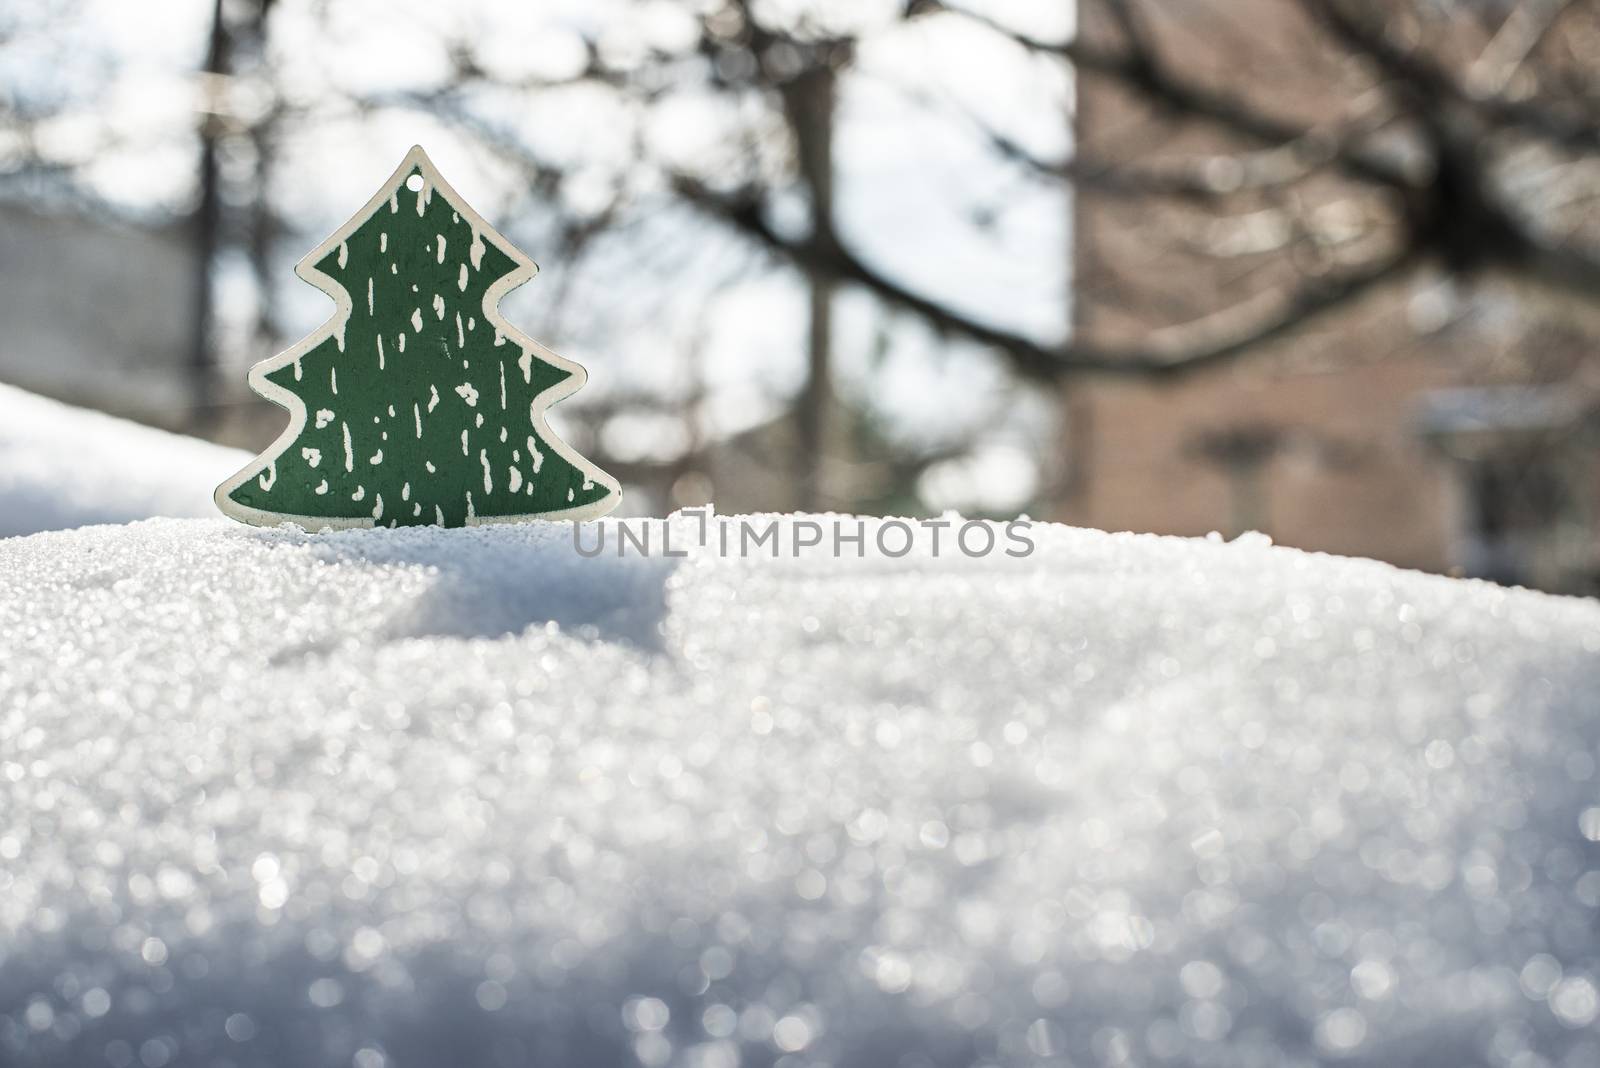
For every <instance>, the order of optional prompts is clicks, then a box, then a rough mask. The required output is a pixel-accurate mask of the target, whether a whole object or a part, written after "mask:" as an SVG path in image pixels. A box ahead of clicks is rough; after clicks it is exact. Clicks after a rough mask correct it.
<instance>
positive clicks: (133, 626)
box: [0, 520, 1600, 1068]
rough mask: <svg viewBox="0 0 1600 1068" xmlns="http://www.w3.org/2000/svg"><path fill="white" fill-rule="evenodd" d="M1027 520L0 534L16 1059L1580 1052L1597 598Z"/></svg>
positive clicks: (1052, 1058)
mask: <svg viewBox="0 0 1600 1068" xmlns="http://www.w3.org/2000/svg"><path fill="white" fill-rule="evenodd" d="M677 522H678V523H679V524H680V525H685V523H684V521H683V520H678V521H677ZM869 522H871V521H869ZM1032 536H1033V539H1034V540H1035V542H1036V543H1037V546H1038V549H1037V551H1036V552H1035V553H1034V554H1033V555H1031V556H1029V557H1028V558H1026V559H1011V558H1007V557H1005V556H1003V555H995V556H991V557H986V558H983V559H968V558H966V557H963V556H961V555H959V554H946V555H944V556H942V557H941V558H940V559H937V560H934V559H931V558H930V557H929V555H928V553H927V551H926V547H925V546H924V548H923V549H919V550H918V552H916V553H913V554H912V555H910V556H907V557H905V558H903V559H896V560H889V559H882V558H870V559H865V560H857V559H845V560H842V561H840V560H829V559H820V558H817V559H814V558H802V559H799V560H795V559H789V558H784V559H777V560H774V559H770V558H762V559H749V560H740V559H732V558H726V557H722V556H719V555H717V554H716V553H713V552H710V551H696V552H692V553H691V554H690V555H689V556H688V557H687V558H684V559H668V558H662V557H656V558H651V559H640V558H637V557H629V558H627V559H617V558H616V557H615V556H614V555H613V554H612V553H611V552H610V551H608V553H607V554H605V555H602V556H599V557H596V558H594V559H583V558H580V557H579V556H578V555H577V554H576V553H575V552H574V550H573V548H572V545H571V541H570V535H569V532H568V528H567V527H566V526H564V525H556V524H531V525H527V526H517V527H496V528H480V529H469V530H455V531H437V530H410V531H362V532H351V533H345V534H333V535H325V536H312V535H305V534H301V533H297V532H293V531H261V530H251V529H246V528H242V527H238V526H234V525H231V524H229V523H227V522H226V521H223V520H210V521H195V520H189V521H179V520H158V521H151V522H145V523H139V524H135V525H132V526H128V527H122V528H112V527H100V528H89V529H83V530H78V531H72V532H62V533H48V534H40V535H36V536H33V537H28V538H17V539H11V540H7V541H4V542H0V649H3V650H4V659H3V661H0V1061H4V1062H6V1063H10V1064H29V1065H34V1064H48V1065H68V1064H71V1065H88V1064H111V1065H118V1066H121V1065H146V1066H152V1068H160V1066H162V1065H179V1064H223V1063H227V1064H234V1065H285V1066H289V1065H293V1066H303V1065H354V1066H357V1068H376V1066H379V1065H402V1066H403V1065H442V1064H452V1065H500V1064H505V1065H523V1064H549V1065H630V1064H642V1065H647V1066H664V1065H669V1064H670V1065H690V1066H704V1068H734V1066H741V1065H742V1066H751V1065H770V1064H783V1065H786V1066H800V1065H835V1066H879V1065H898V1066H906V1068H911V1066H926V1068H932V1066H942V1065H951V1066H954V1065H963V1066H965V1065H977V1064H995V1065H998V1064H1006V1065H1031V1064H1045V1063H1049V1064H1074V1065H1088V1064H1105V1065H1121V1064H1137V1065H1215V1066H1227V1068H1239V1066H1246V1068H1248V1066H1262V1068H1279V1066H1286V1065H1322V1064H1336V1063H1337V1064H1360V1065H1372V1066H1378V1065H1385V1066H1389V1065H1451V1066H1455V1065H1469V1064H1484V1065H1489V1064H1493V1065H1526V1066H1530V1068H1531V1066H1535V1065H1565V1066H1569V1068H1578V1066H1580V1065H1593V1064H1596V1063H1600V1043H1597V1041H1596V1039H1595V1032H1594V1027H1593V1025H1594V1023H1595V1021H1596V1019H1597V1015H1600V994H1597V985H1596V974H1597V970H1600V936H1597V935H1596V925H1595V918H1596V909H1597V907H1600V784H1597V779H1596V774H1597V770H1596V757H1597V755H1600V748H1597V746H1600V717H1597V714H1596V713H1597V709H1596V694H1597V693H1600V606H1597V605H1596V604H1594V603H1591V602H1582V601H1575V600H1563V599H1559V598H1552V597H1547V596H1542V595H1538V594H1533V593H1528V592H1522V591H1511V590H1505V589H1500V588H1497V587H1493V586H1489V585H1485V584H1480V583H1468V582H1460V581H1454V580H1449V579H1443V578H1436V577H1428V576H1423V575H1419V574H1414V573H1405V572H1400V571H1397V570H1394V569H1392V568H1389V567H1386V566H1383V565H1379V564H1375V563H1371V562H1365V561H1351V560H1342V559H1331V558H1318V557H1313V556H1310V555H1306V554H1303V553H1299V552H1294V551H1289V550H1284V549H1277V548H1272V547H1270V546H1268V545H1266V544H1265V541H1264V539H1261V540H1257V541H1251V540H1246V541H1242V542H1236V543H1233V544H1221V543H1216V542H1204V541H1186V540H1178V539H1158V538H1151V537H1132V536H1111V535H1105V534H1099V533H1094V532H1088V531H1081V530H1073V529H1067V528H1061V527H1053V526H1042V525H1041V526H1036V527H1034V528H1033V531H1032ZM692 540H694V539H693V537H692V536H691V535H689V534H687V532H684V535H683V536H682V537H679V538H676V539H675V541H677V542H678V543H679V544H683V543H686V542H688V541H692ZM657 542H658V543H659V537H658V538H657ZM869 544H870V542H869Z"/></svg>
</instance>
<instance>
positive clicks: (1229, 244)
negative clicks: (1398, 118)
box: [1057, 0, 1600, 592]
mask: <svg viewBox="0 0 1600 1068" xmlns="http://www.w3.org/2000/svg"><path fill="white" fill-rule="evenodd" d="M1142 6H1143V10H1144V11H1145V13H1146V21H1145V22H1144V24H1143V26H1142V27H1141V31H1142V32H1143V33H1145V34H1147V35H1148V37H1149V39H1150V40H1151V41H1153V42H1154V43H1155V45H1156V47H1157V49H1158V51H1159V54H1160V55H1161V56H1163V57H1164V60H1165V61H1166V62H1169V63H1171V64H1174V65H1176V66H1181V67H1182V69H1183V72H1184V74H1185V75H1188V76H1193V77H1196V78H1200V79H1203V80H1204V82H1205V83H1206V84H1207V85H1209V86H1212V87H1214V88H1216V89H1218V90H1220V91H1223V92H1226V93H1228V94H1231V95H1233V96H1234V97H1236V98H1239V99H1243V100H1248V101H1251V102H1254V103H1255V104H1257V105H1258V106H1260V107H1261V108H1262V109H1263V110H1265V111H1267V112H1269V113H1271V114H1273V115H1276V116H1282V117H1286V118H1290V119H1293V120H1295V121H1297V122H1298V123H1301V124H1305V125H1310V126H1320V127H1327V126H1332V125H1335V124H1337V123H1339V122H1340V121H1341V120H1342V119H1344V118H1346V116H1344V115H1342V114H1340V110H1339V109H1342V108H1345V107H1347V106H1348V105H1349V103H1350V102H1351V101H1354V100H1359V99H1360V98H1361V96H1362V93H1363V90H1364V89H1366V88H1368V87H1367V86H1363V85H1362V84H1360V79H1361V78H1362V77H1370V75H1363V74H1362V73H1361V72H1360V71H1359V70H1352V65H1351V64H1348V63H1343V62H1340V57H1339V56H1338V54H1337V53H1335V52H1333V51H1331V50H1330V48H1329V46H1328V44H1327V41H1326V38H1325V37H1323V36H1322V35H1320V34H1319V33H1318V32H1317V30H1316V29H1315V28H1314V27H1312V26H1311V25H1310V24H1308V23H1307V22H1306V21H1305V20H1304V16H1303V15H1302V14H1301V12H1302V8H1301V6H1300V5H1299V4H1297V3H1296V2H1295V0H1147V2H1146V3H1145V4H1144V5H1142ZM1106 11H1107V8H1106V6H1105V5H1102V4H1092V5H1084V8H1083V9H1082V18H1083V20H1084V21H1083V24H1082V25H1081V26H1080V34H1081V35H1082V36H1083V37H1085V38H1086V39H1089V40H1100V41H1106V42H1111V43H1115V42H1117V41H1119V40H1120V39H1121V38H1120V37H1119V34H1120V32H1121V30H1120V28H1119V27H1117V26H1115V25H1114V24H1112V23H1111V22H1110V18H1109V16H1108V15H1107V14H1106ZM1077 141H1078V146H1079V157H1080V159H1084V160H1089V161H1122V162H1137V164H1138V165H1140V166H1141V167H1147V168H1148V167H1159V166H1160V165H1161V164H1163V163H1164V162H1166V163H1170V162H1173V161H1176V160H1180V159H1182V160H1185V161H1186V165H1187V164H1188V163H1192V161H1194V160H1195V159H1197V158H1198V159H1201V160H1203V161H1207V162H1205V163H1204V164H1203V173H1206V174H1209V175H1210V176H1211V177H1213V178H1214V179H1215V183H1216V186H1217V188H1219V189H1226V188H1229V187H1230V184H1232V183H1237V182H1238V181H1239V180H1240V178H1241V172H1239V170H1238V161H1239V160H1241V159H1245V160H1247V161H1248V162H1249V164H1250V165H1251V166H1252V167H1260V168H1264V169H1267V170H1268V171H1269V173H1270V168H1272V167H1280V168H1285V169H1288V170H1290V171H1291V172H1292V169H1293V168H1296V167H1300V166H1302V160H1301V159H1300V158H1297V157H1295V156H1294V155H1293V154H1292V153H1279V154H1278V157H1279V158H1274V157H1273V156H1272V155H1271V154H1270V153H1262V152H1261V151H1260V146H1259V145H1255V144H1246V143H1241V142H1234V141H1232V140H1230V139H1229V136H1228V135H1226V134H1224V133H1221V132H1219V131H1218V129H1217V128H1216V127H1214V126H1206V125H1202V124H1196V123H1193V122H1189V121H1186V120H1183V119H1179V118H1175V117H1174V116H1172V115H1170V114H1162V113H1159V112H1156V111H1152V109H1151V108H1150V107H1149V106H1148V105H1146V104H1144V103H1143V102H1142V101H1140V100H1139V99H1138V98H1136V97H1134V96H1133V95H1131V94H1130V93H1129V92H1128V91H1127V90H1126V89H1125V88H1123V87H1122V86H1121V85H1120V84H1119V83H1118V82H1116V81H1114V80H1112V79H1110V78H1107V77H1106V76H1103V75H1096V74H1094V73H1092V72H1088V71H1080V74H1079V79H1078V100H1077ZM1302 147H1303V146H1302ZM1252 153H1253V154H1252ZM1269 185H1271V183H1269ZM1370 195H1371V194H1370V193H1368V192H1366V191H1364V190H1361V189H1359V188H1355V187H1347V186H1345V185H1342V184H1341V182H1340V180H1339V179H1338V178H1337V177H1335V176H1333V175H1331V174H1315V175H1313V176H1312V177H1309V178H1295V179H1293V180H1292V181H1289V182H1284V183H1277V184H1276V185H1273V186H1272V188H1269V189H1268V190H1267V191H1265V192H1263V193H1262V194H1261V195H1260V196H1256V195H1255V194H1247V195H1245V196H1242V197H1239V196H1235V197H1233V198H1231V199H1229V200H1228V201H1227V202H1226V207H1225V208H1221V209H1218V210H1210V211H1207V210H1200V211H1197V210H1196V208H1195V205H1194V204H1193V203H1189V202H1184V201H1182V199H1181V198H1179V199H1176V200H1170V201H1169V200H1160V199H1152V198H1149V197H1140V196H1128V195H1125V194H1123V193H1119V192H1118V191H1115V190H1106V189H1103V188H1098V189H1097V188H1096V187H1095V186H1094V185H1093V184H1092V183H1091V184H1086V185H1083V186H1080V190H1079V193H1078V199H1077V201H1076V208H1075V211H1076V225H1075V228H1074V241H1075V249H1074V254H1075V272H1074V273H1075V288H1074V300H1075V312H1074V314H1075V320H1076V323H1075V329H1076V331H1077V332H1078V333H1080V334H1081V335H1084V336H1090V337H1093V338H1095V339H1097V340H1099V341H1102V342H1113V343H1114V342H1118V341H1132V340H1134V339H1138V338H1141V337H1148V336H1149V334H1150V332H1151V331H1152V330H1160V329H1161V328H1164V327H1175V326H1178V325H1180V324H1184V323H1187V322H1191V321H1193V320H1195V319H1197V318H1203V317H1204V316H1205V315H1206V314H1207V313H1208V312H1212V311H1215V310H1216V309H1219V308H1226V307H1228V306H1231V305H1237V304H1238V303H1239V302H1241V301H1245V300H1248V299H1251V298H1252V297H1254V296H1258V295H1261V294H1264V293H1270V292H1271V291H1272V290H1273V289H1274V288H1275V287H1282V286H1286V285H1292V284H1293V280H1294V279H1293V276H1295V275H1297V274H1298V273H1299V272H1300V271H1301V270H1304V269H1305V268H1306V267H1307V266H1308V265H1309V266H1310V267H1311V268H1312V269H1315V267H1316V265H1317V264H1318V263H1319V262H1326V263H1336V262H1338V261H1339V259H1340V258H1341V257H1343V256H1345V255H1347V254H1349V253H1350V252H1352V251H1360V245H1361V243H1363V242H1382V241H1384V240H1385V235H1384V234H1383V233H1382V232H1381V228H1375V227H1368V226H1366V225H1364V224H1365V223H1366V222H1367V221H1368V220H1369V219H1370V218H1371V217H1372V216H1374V215H1375V214H1376V209H1375V206H1374V205H1372V204H1371V203H1368V202H1366V201H1364V200H1363V197H1364V196H1370ZM1308 219H1309V220H1311V222H1312V224H1313V225H1312V232H1311V233H1310V234H1309V235H1308V234H1307V233H1306V232H1305V230H1304V229H1303V228H1302V224H1303V221H1304V220H1308ZM1537 307H1538V306H1537V305H1534V304H1530V302H1529V301H1527V300H1525V299H1518V298H1515V297H1512V296H1511V295H1509V294H1504V295H1499V296H1497V295H1496V292H1495V290H1494V289H1493V288H1492V287H1488V288H1486V289H1485V290H1483V291H1477V290H1474V291H1473V293H1472V294H1471V295H1469V296H1461V295H1458V293H1457V291H1456V290H1455V289H1454V288H1452V287H1451V286H1449V285H1448V284H1445V283H1442V282H1440V281H1439V279H1438V278H1437V277H1434V278H1429V277H1428V276H1426V275H1423V276H1421V277H1419V278H1417V279H1413V280H1411V281H1408V282H1407V283H1404V284H1397V285H1392V286H1389V287H1387V288H1385V289H1381V290H1379V291H1376V292H1374V293H1372V294H1370V295H1369V296H1368V297H1367V298H1366V299H1364V300H1362V301H1361V302H1359V303H1357V304H1354V305H1352V306H1349V307H1347V308H1344V309H1342V310H1340V311H1338V312H1335V313H1333V314H1332V315H1330V316H1328V317H1324V318H1321V319H1317V320H1315V321H1314V322H1313V323H1311V324H1309V325H1308V327H1307V328H1306V329H1304V330H1301V331H1298V332H1296V333H1294V334H1293V335H1291V336H1288V337H1285V338H1283V339H1282V340H1280V341H1277V342H1274V343H1273V344H1271V345H1268V346H1264V347H1262V348H1261V349H1259V350H1258V351H1255V352H1252V353H1249V354H1248V355H1245V356H1242V357H1240V358H1238V359H1236V360H1234V361H1232V362H1228V363H1225V364H1220V365H1218V366H1216V367H1214V368H1207V369H1202V370H1199V371H1196V372H1194V373H1193V374H1192V375H1189V376H1187V377H1179V378H1174V379H1170V380H1160V381H1153V380H1146V379H1139V378H1108V379H1088V380H1075V381H1073V382H1071V383H1070V384H1069V386H1068V390H1067V395H1066V400H1065V404H1066V410H1067V419H1066V423H1067V426H1068V430H1067V433H1068V442H1067V446H1066V449H1065V452H1066V454H1067V455H1068V456H1069V457H1070V458H1071V460H1070V466H1069V468H1068V470H1067V471H1065V472H1064V474H1063V475H1062V479H1063V484H1062V486H1061V487H1060V493H1059V495H1058V498H1057V499H1059V500H1061V501H1062V502H1063V503H1062V507H1061V508H1060V509H1059V511H1058V513H1057V517H1058V518H1061V519H1063V520H1065V521H1067V522H1072V523H1076V524H1081V525H1085V526H1095V527H1101V528H1105V529H1110V530H1135V531H1150V532H1157V533H1170V534H1184V535H1199V534H1205V533H1207V532H1210V531H1221V532H1223V533H1226V534H1230V535H1231V534H1236V533H1239V532H1241V531H1243V530H1248V529H1255V530H1261V531H1264V532H1266V533H1268V534H1270V535H1271V536H1272V537H1273V538H1274V539H1276V540H1277V541H1279V542H1280V543H1284V544H1289V545H1294V546H1298V547H1301V548H1306V549H1312V550H1322V551H1327V552H1334V553H1340V554H1348V555H1359V556H1371V557H1376V558H1378V559H1382V560H1388V561H1391V562H1393V563H1395V564H1399V565H1402V566H1405V567H1415V568H1421V569H1425V570H1430V571H1457V572H1462V573H1468V574H1476V575H1482V576H1485V577H1492V578H1496V579H1498V580H1501V581H1512V582H1522V583H1528V584H1532V585H1537V586H1542V587H1544V588H1549V589H1558V590H1565V591H1570V592H1593V591H1594V590H1595V578H1596V575H1597V574H1600V555H1597V553H1596V546H1597V543H1600V521H1597V505H1600V466H1597V464H1596V462H1595V457H1596V452H1595V440H1596V433H1595V430H1596V427H1595V423H1596V421H1595V418H1594V415H1593V413H1594V412H1595V410H1596V406H1595V403H1594V397H1595V396H1596V394H1595V391H1594V389H1593V388H1592V385H1593V383H1592V380H1586V379H1585V377H1584V375H1585V368H1586V367H1587V368H1588V369H1589V371H1591V372H1592V369H1593V365H1592V360H1589V361H1586V360H1585V357H1588V356H1592V353H1593V350H1594V348H1595V342H1594V338H1593V336H1592V335H1588V334H1587V333H1586V332H1583V331H1579V330H1577V329H1575V328H1573V327H1572V326H1570V324H1568V323H1566V322H1564V321H1563V320H1561V319H1560V318H1559V317H1557V316H1554V315H1550V316H1543V315H1541V314H1540V312H1539V311H1538V310H1537Z"/></svg>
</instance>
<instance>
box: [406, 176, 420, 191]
mask: <svg viewBox="0 0 1600 1068" xmlns="http://www.w3.org/2000/svg"><path fill="white" fill-rule="evenodd" d="M406 188H407V189H409V190H411V191H412V192H413V193H420V192H422V175H420V174H413V175H412V176H411V177H410V178H407V179H406Z"/></svg>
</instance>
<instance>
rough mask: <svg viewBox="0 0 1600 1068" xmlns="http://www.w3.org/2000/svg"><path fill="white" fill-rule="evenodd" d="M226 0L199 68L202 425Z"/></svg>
mask: <svg viewBox="0 0 1600 1068" xmlns="http://www.w3.org/2000/svg"><path fill="white" fill-rule="evenodd" d="M222 7H223V4H222V0H215V3H214V4H213V5H212V8H211V36H210V40H209V43H208V44H207V46H206V58H205V63H204V65H203V66H202V67H201V82H202V93H203V94H204V98H203V105H202V106H203V110H202V111H201V114H200V174H199V187H200V202H199V204H198V205H197V206H196V208H195V219H194V233H195V268H194V322H193V324H192V333H191V335H190V342H189V344H190V348H189V374H190V383H189V385H190V393H189V397H190V401H189V403H190V408H191V411H190V421H191V422H192V423H193V424H194V425H195V426H196V427H201V426H204V425H205V424H206V423H207V422H208V421H209V420H210V419H211V417H212V416H213V414H214V412H213V408H212V399H213V392H214V386H215V382H214V381H213V376H214V374H215V365H216V361H215V360H214V359H213V352H212V332H213V327H214V325H215V322H216V294H215V293H214V292H213V290H212V285H211V269H212V267H213V265H214V264H215V263H216V259H217V250H218V247H219V246H220V244H221V238H222V233H221V231H222V189H221V184H222V179H221V174H220V171H219V169H218V166H217V141H218V140H219V139H220V138H221V136H222V125H223V124H222V116H221V114H220V111H221V108H220V96H221V93H220V87H219V81H220V78H221V76H222V75H224V74H225V73H226V72H227V70H228V67H229V65H230V62H229V61H230V58H231V56H230V53H231V51H232V46H233V41H232V37H231V36H230V34H229V33H228V25H227V21H226V19H225V18H224V16H223V11H222Z"/></svg>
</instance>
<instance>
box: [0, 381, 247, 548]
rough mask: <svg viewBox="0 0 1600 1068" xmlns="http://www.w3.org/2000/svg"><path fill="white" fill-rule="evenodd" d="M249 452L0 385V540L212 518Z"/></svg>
mask: <svg viewBox="0 0 1600 1068" xmlns="http://www.w3.org/2000/svg"><path fill="white" fill-rule="evenodd" d="M249 458H250V457H249V454H248V453H244V452H240V451H239V450H237V449H227V448H223V447H222V446H220V445H212V444H210V443H208V442H204V441H197V440H195V439H194V438H187V437H183V436H181V435H178V434H168V433H166V432H165V431H161V430H155V429H152V428H150V427H146V426H140V425H139V424H137V423H130V422H128V421H127V420H125V419H116V418H113V417H112V416H109V415H103V414H101V413H99V412H93V411H88V410H87V409H84V408H74V407H72V406H70V405H66V404H61V403H58V402H56V401H53V400H47V399H46V398H44V397H40V396H37V395H35V394H32V393H26V392H24V391H22V390H20V389H16V388H14V387H12V386H6V385H0V538H4V537H9V536H13V535H17V534H32V533H35V532H36V531H41V530H61V529H66V528H69V527H78V526H83V525H84V524H87V523H125V522H127V521H128V520H131V519H148V518H150V517H152V516H177V517H187V516H213V515H216V514H217V506H216V505H215V504H213V503H212V502H211V491H212V489H214V488H215V487H216V485H217V483H219V482H221V481H222V480H223V479H225V478H227V477H228V476H229V475H231V474H233V473H234V472H235V471H237V470H238V469H239V468H240V467H241V466H242V465H243V464H244V462H245V461H246V460H248V459H249Z"/></svg>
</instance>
